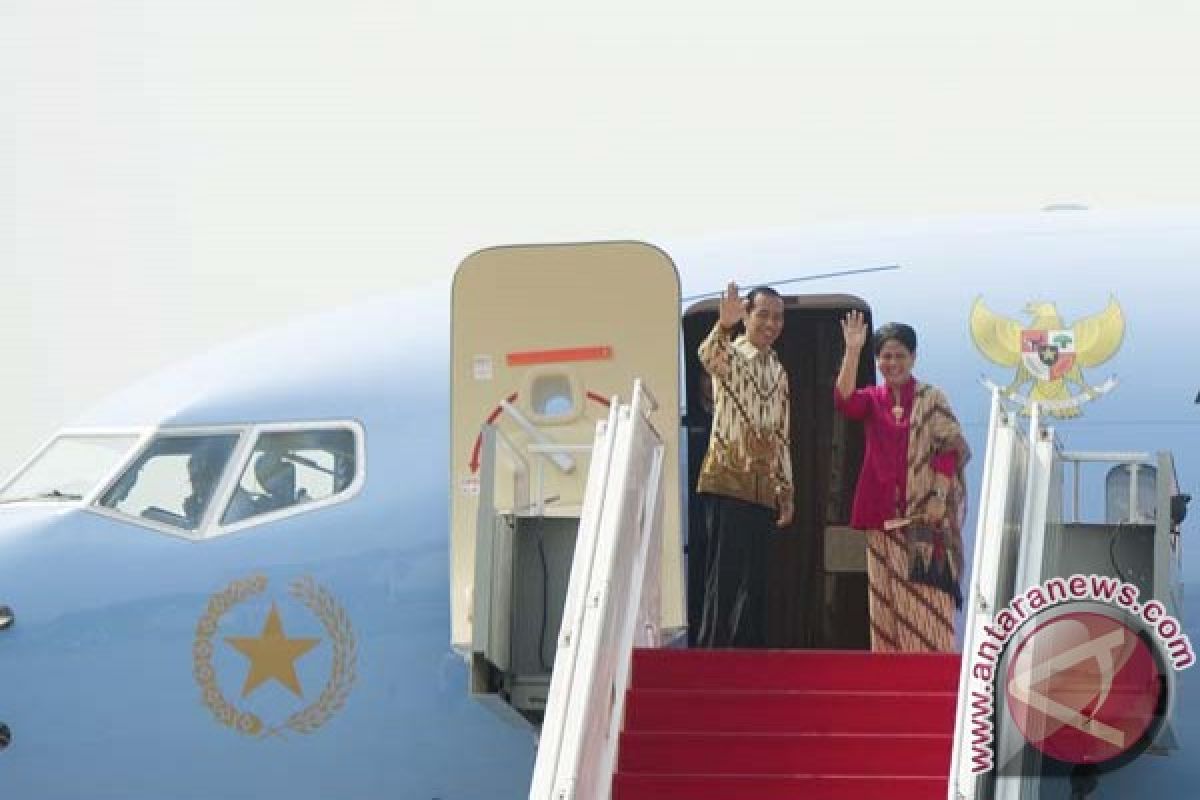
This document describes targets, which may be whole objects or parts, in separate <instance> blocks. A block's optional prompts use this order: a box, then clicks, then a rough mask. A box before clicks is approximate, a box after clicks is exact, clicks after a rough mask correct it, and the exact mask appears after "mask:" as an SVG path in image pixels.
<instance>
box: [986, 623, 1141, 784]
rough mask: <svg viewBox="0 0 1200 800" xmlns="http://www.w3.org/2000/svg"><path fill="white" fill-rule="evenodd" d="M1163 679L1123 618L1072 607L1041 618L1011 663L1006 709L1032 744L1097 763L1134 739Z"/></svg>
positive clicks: (1051, 752)
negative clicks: (1069, 609) (1067, 611)
mask: <svg viewBox="0 0 1200 800" xmlns="http://www.w3.org/2000/svg"><path fill="white" fill-rule="evenodd" d="M1163 686H1164V681H1163V680H1162V672H1161V671H1160V669H1159V666H1158V662H1157V661H1156V659H1155V657H1154V653H1153V652H1152V651H1151V649H1150V646H1149V645H1148V644H1147V642H1146V641H1145V640H1144V639H1143V638H1142V637H1140V636H1138V635H1137V633H1136V632H1134V631H1133V630H1131V629H1130V628H1129V627H1128V626H1126V625H1125V624H1124V623H1122V622H1121V621H1120V620H1117V619H1114V618H1112V617H1109V616H1106V615H1104V614H1098V613H1092V612H1069V613H1066V614H1063V615H1062V616H1059V617H1055V618H1054V619H1052V620H1050V621H1049V622H1046V623H1044V624H1042V625H1039V626H1038V627H1037V628H1036V629H1034V630H1033V632H1032V633H1030V634H1029V635H1028V636H1027V637H1025V639H1024V640H1023V641H1022V642H1021V644H1020V646H1019V647H1018V648H1017V650H1016V652H1015V654H1014V656H1013V659H1012V661H1011V663H1010V664H1009V668H1008V676H1007V682H1006V684H1005V691H1006V694H1007V699H1008V703H1007V705H1008V709H1009V713H1010V714H1011V715H1012V718H1013V721H1014V722H1016V724H1017V727H1018V728H1019V729H1020V731H1021V733H1022V734H1023V735H1024V736H1025V739H1026V740H1027V741H1028V742H1029V743H1030V744H1032V745H1033V746H1034V747H1036V748H1037V749H1039V750H1041V751H1042V752H1043V753H1045V754H1046V755H1048V756H1051V757H1052V758H1057V759H1058V760H1060V761H1065V762H1067V763H1069V764H1099V763H1102V762H1105V761H1109V760H1111V759H1113V758H1116V757H1117V756H1119V755H1121V754H1123V753H1125V752H1127V751H1129V750H1130V749H1131V748H1133V747H1134V746H1135V745H1137V744H1138V743H1139V742H1140V741H1141V739H1142V736H1143V735H1144V734H1145V733H1146V731H1147V729H1148V728H1149V727H1150V725H1151V723H1152V722H1154V720H1155V718H1156V715H1157V713H1158V709H1159V699H1160V695H1161V693H1162V692H1163V691H1164V689H1163Z"/></svg>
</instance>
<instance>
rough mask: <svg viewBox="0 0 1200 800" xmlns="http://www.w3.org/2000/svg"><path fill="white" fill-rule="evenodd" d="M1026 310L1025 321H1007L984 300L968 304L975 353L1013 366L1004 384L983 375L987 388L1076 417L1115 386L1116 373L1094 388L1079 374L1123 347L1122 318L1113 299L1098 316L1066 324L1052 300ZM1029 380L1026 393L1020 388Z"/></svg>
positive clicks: (1045, 408) (1038, 303)
mask: <svg viewBox="0 0 1200 800" xmlns="http://www.w3.org/2000/svg"><path fill="white" fill-rule="evenodd" d="M1024 312H1025V313H1026V314H1028V315H1029V316H1030V317H1031V320H1030V321H1029V323H1028V324H1025V325H1023V324H1021V323H1020V322H1018V321H1017V320H1013V319H1007V318H1005V317H1002V316H1000V315H999V314H997V313H995V312H994V311H992V310H991V309H989V308H988V307H987V306H986V305H984V303H983V298H977V299H976V300H975V305H974V306H973V307H972V308H971V338H972V339H973V340H974V342H975V346H976V347H977V348H978V349H979V352H981V353H983V354H984V355H985V356H986V357H987V358H988V359H989V360H991V361H993V362H995V363H997V364H999V365H1000V366H1002V367H1012V368H1015V369H1016V371H1017V372H1016V375H1014V376H1013V379H1012V382H1011V383H1010V384H1009V385H1008V386H998V385H997V384H995V383H993V382H992V381H990V380H987V379H986V378H985V379H984V384H985V385H986V386H988V387H989V388H993V389H999V390H1000V391H1001V392H1002V393H1003V394H1004V396H1005V397H1008V398H1009V399H1012V400H1016V401H1017V402H1019V403H1021V404H1022V405H1023V406H1024V407H1025V412H1026V413H1028V408H1029V406H1030V405H1031V404H1032V403H1037V404H1038V405H1039V406H1040V407H1041V409H1042V410H1043V411H1045V412H1046V413H1048V414H1051V415H1053V416H1056V417H1061V418H1068V417H1077V416H1079V413H1080V412H1079V407H1080V406H1081V405H1083V404H1084V403H1086V402H1088V401H1089V400H1093V399H1095V398H1096V397H1099V396H1100V395H1102V394H1105V393H1107V392H1109V391H1110V390H1112V389H1113V387H1115V386H1116V385H1117V379H1116V377H1115V376H1113V377H1110V378H1108V379H1107V380H1106V381H1105V382H1104V383H1102V384H1100V385H1098V386H1092V385H1090V384H1088V382H1087V381H1086V380H1084V377H1083V369H1084V368H1085V367H1095V366H1099V365H1100V364H1103V363H1104V362H1105V361H1108V360H1109V359H1110V358H1112V357H1113V355H1114V354H1115V353H1116V352H1117V350H1119V349H1120V347H1121V342H1122V340H1123V339H1124V337H1125V317H1124V315H1123V314H1122V313H1121V307H1120V306H1119V305H1118V304H1117V301H1116V298H1110V299H1109V301H1108V305H1107V306H1106V307H1105V309H1104V310H1103V311H1101V312H1100V313H1098V314H1093V315H1092V316H1089V317H1084V318H1083V319H1081V320H1079V321H1078V322H1076V323H1075V324H1074V325H1071V326H1067V325H1066V324H1065V323H1064V322H1063V320H1062V317H1061V316H1060V315H1059V313H1058V309H1057V308H1055V306H1054V303H1048V302H1044V301H1033V302H1030V303H1027V304H1026V305H1025V308H1024ZM1030 383H1032V384H1033V386H1032V387H1031V388H1030V389H1029V392H1028V394H1027V395H1024V394H1022V390H1023V389H1024V388H1025V386H1026V385H1027V384H1030Z"/></svg>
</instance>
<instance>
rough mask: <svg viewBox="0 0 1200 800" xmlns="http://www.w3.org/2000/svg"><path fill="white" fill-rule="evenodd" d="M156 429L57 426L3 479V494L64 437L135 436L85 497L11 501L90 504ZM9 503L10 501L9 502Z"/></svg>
mask: <svg viewBox="0 0 1200 800" xmlns="http://www.w3.org/2000/svg"><path fill="white" fill-rule="evenodd" d="M154 432H155V429H154V428H153V427H146V426H139V427H112V428H62V429H60V430H57V431H55V432H54V434H53V435H52V436H50V437H49V438H48V439H46V440H45V441H44V442H42V444H41V445H39V446H38V448H37V449H36V450H34V451H33V453H32V454H31V455H30V456H29V457H28V458H26V459H25V460H24V461H23V462H21V464H20V465H19V466H18V467H17V468H16V469H15V470H13V471H12V472H11V473H10V474H9V475H8V476H7V477H6V478H5V479H4V481H3V483H0V495H3V493H4V492H7V491H8V490H9V488H10V487H12V486H13V484H15V483H17V482H18V481H20V480H21V479H22V478H24V477H25V476H26V475H27V474H28V473H29V470H30V468H31V467H33V466H34V465H35V464H37V463H38V462H39V461H41V460H42V457H43V456H44V455H45V454H46V453H47V452H48V451H49V450H50V449H51V448H52V447H54V446H55V445H56V444H58V443H59V442H61V441H62V440H64V439H88V438H95V439H100V438H113V437H130V438H132V439H133V442H132V443H131V444H130V446H129V447H128V448H127V449H126V451H125V453H124V454H123V455H122V456H121V457H119V458H117V459H116V460H115V461H114V462H113V463H112V465H111V466H110V467H109V468H108V469H107V470H106V471H105V472H104V473H103V474H101V476H100V478H99V480H96V481H94V482H93V484H92V486H91V488H89V489H88V490H87V491H86V492H85V493H84V494H83V496H82V497H78V498H72V499H70V500H53V499H49V498H47V499H45V500H40V499H22V500H15V499H14V500H10V501H8V503H11V504H12V505H13V506H18V505H19V506H20V507H22V508H30V507H34V508H44V507H46V506H53V507H55V508H73V507H76V506H88V505H90V504H91V503H92V502H93V501H94V500H95V499H96V498H97V497H99V496H100V494H101V493H102V492H103V491H104V490H105V488H106V487H107V486H108V485H109V484H110V483H111V482H112V481H113V480H114V479H115V478H116V477H117V476H118V475H120V474H121V473H122V472H123V471H124V470H125V466H126V465H127V464H128V463H129V461H130V460H131V458H132V457H134V456H135V455H136V454H137V453H140V452H141V451H142V450H143V449H144V448H145V446H146V442H147V441H148V440H149V439H150V438H151V437H152V436H153V435H154ZM5 505H7V503H6V504H5ZM0 507H3V506H0Z"/></svg>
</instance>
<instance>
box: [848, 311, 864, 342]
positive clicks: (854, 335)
mask: <svg viewBox="0 0 1200 800" xmlns="http://www.w3.org/2000/svg"><path fill="white" fill-rule="evenodd" d="M842 336H844V337H845V338H846V349H847V350H862V349H863V347H865V346H866V344H867V320H866V318H865V317H864V316H863V313H862V312H861V311H851V312H849V313H848V314H846V316H845V318H843V319H842Z"/></svg>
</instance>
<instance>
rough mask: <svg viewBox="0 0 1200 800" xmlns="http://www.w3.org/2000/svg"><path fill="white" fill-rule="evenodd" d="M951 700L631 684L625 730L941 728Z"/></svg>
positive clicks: (950, 721)
mask: <svg viewBox="0 0 1200 800" xmlns="http://www.w3.org/2000/svg"><path fill="white" fill-rule="evenodd" d="M956 701H957V696H956V695H955V694H954V693H953V692H949V691H945V692H927V691H921V692H884V691H868V692H863V691H804V690H781V691H773V692H770V691H751V690H734V691H724V690H713V689H632V690H630V692H629V694H628V699H627V701H626V703H625V730H627V731H682V732H686V731H692V732H697V733H722V732H744V733H877V734H885V733H935V734H945V733H947V732H949V731H952V730H954V714H955V704H956Z"/></svg>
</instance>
